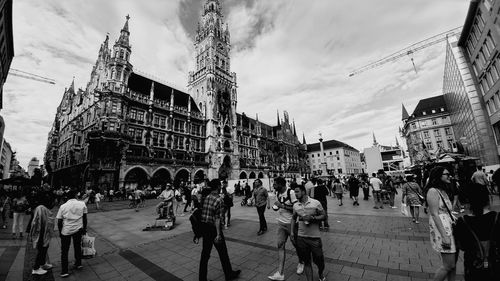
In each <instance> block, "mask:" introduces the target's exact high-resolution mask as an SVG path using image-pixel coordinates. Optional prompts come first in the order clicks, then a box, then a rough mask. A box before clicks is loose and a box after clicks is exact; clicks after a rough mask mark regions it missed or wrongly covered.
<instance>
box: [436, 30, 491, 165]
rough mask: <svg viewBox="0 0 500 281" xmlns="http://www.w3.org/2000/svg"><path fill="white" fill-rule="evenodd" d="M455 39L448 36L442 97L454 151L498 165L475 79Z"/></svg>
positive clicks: (486, 116)
mask: <svg viewBox="0 0 500 281" xmlns="http://www.w3.org/2000/svg"><path fill="white" fill-rule="evenodd" d="M457 42H458V38H456V37H449V38H448V40H447V44H446V61H445V67H444V76H443V95H444V99H445V102H446V105H447V107H448V110H449V112H450V119H451V122H452V124H453V131H454V133H455V136H456V140H457V151H458V152H460V153H464V154H467V155H470V156H473V157H477V158H479V159H480V161H481V163H482V164H484V165H494V164H497V163H498V153H497V148H496V144H495V139H494V136H493V130H492V128H491V125H490V121H489V118H488V115H487V111H486V108H485V103H484V100H483V98H482V95H481V94H480V89H479V88H478V87H477V84H476V83H475V82H474V81H475V78H474V77H473V75H472V73H471V69H470V68H469V66H468V63H467V60H466V57H465V53H464V50H463V49H462V48H460V47H459V46H458V45H457Z"/></svg>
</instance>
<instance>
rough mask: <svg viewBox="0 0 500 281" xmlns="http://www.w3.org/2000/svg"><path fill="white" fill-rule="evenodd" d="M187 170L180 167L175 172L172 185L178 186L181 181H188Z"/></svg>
mask: <svg viewBox="0 0 500 281" xmlns="http://www.w3.org/2000/svg"><path fill="white" fill-rule="evenodd" d="M189 175H190V173H189V171H188V170H186V169H180V170H178V171H177V173H176V174H175V178H174V187H178V186H180V184H181V182H184V183H187V182H189Z"/></svg>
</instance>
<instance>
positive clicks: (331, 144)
mask: <svg viewBox="0 0 500 281" xmlns="http://www.w3.org/2000/svg"><path fill="white" fill-rule="evenodd" d="M342 147H343V148H348V149H350V150H354V151H357V152H359V151H358V150H357V149H356V148H354V147H352V146H350V145H348V144H347V143H343V142H341V141H338V140H327V141H324V142H323V149H332V148H342ZM320 150H321V148H320V145H319V142H317V143H312V144H308V145H307V152H314V151H320Z"/></svg>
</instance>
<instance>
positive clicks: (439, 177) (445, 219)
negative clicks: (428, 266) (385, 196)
mask: <svg viewBox="0 0 500 281" xmlns="http://www.w3.org/2000/svg"><path fill="white" fill-rule="evenodd" d="M449 175H450V173H449V172H448V170H447V169H445V168H444V167H441V166H437V167H435V168H433V169H432V170H431V172H430V176H429V182H428V187H427V188H426V189H427V190H428V192H427V204H428V206H429V231H430V237H431V244H432V248H433V249H434V250H435V251H436V252H438V253H440V254H441V259H442V262H443V265H442V266H441V267H440V268H439V269H438V271H437V272H436V274H435V275H434V280H436V281H442V280H448V281H454V280H455V276H456V267H455V266H456V262H457V257H458V253H457V249H456V246H455V239H454V237H453V232H452V224H453V222H454V221H455V218H454V216H453V214H452V213H451V208H452V204H451V202H450V199H449V198H448V195H447V194H446V185H448V184H450V180H449V178H448V176H449Z"/></svg>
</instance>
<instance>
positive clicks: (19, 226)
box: [12, 191, 29, 239]
mask: <svg viewBox="0 0 500 281" xmlns="http://www.w3.org/2000/svg"><path fill="white" fill-rule="evenodd" d="M28 209H29V203H28V200H26V197H25V196H24V195H23V194H22V192H20V191H18V192H17V193H16V195H15V197H14V199H13V200H12V212H13V216H12V221H13V222H12V238H14V239H16V238H17V237H19V238H23V232H24V216H25V214H26V211H28ZM17 234H19V236H18V235H17Z"/></svg>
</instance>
